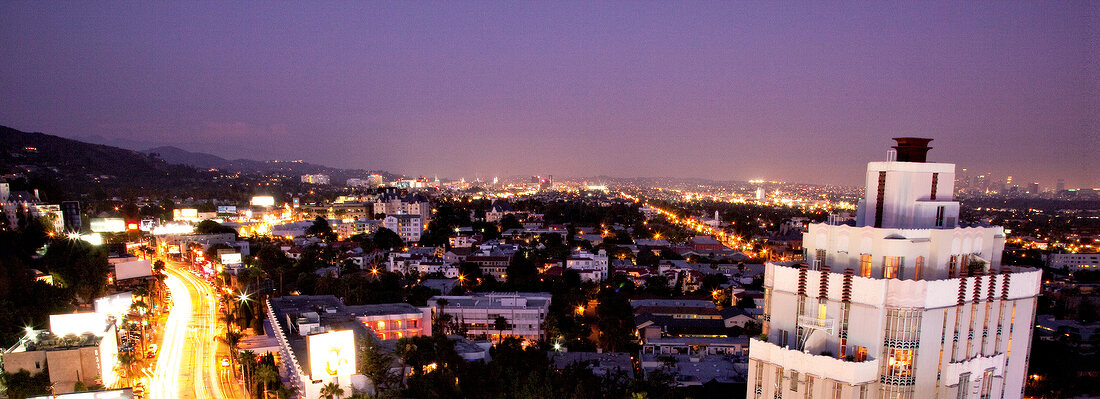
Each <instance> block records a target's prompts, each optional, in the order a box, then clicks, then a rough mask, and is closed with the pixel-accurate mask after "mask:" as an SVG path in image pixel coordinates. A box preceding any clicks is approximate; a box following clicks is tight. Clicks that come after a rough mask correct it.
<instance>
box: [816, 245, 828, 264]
mask: <svg viewBox="0 0 1100 399" xmlns="http://www.w3.org/2000/svg"><path fill="white" fill-rule="evenodd" d="M825 259H826V255H825V250H824V249H819V250H817V251H816V253H815V254H814V260H816V261H817V262H816V265H815V266H817V267H821V266H825Z"/></svg>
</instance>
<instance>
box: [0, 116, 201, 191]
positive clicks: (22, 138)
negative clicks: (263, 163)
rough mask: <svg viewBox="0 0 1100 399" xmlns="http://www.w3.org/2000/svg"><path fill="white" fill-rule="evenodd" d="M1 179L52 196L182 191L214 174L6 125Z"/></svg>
mask: <svg viewBox="0 0 1100 399" xmlns="http://www.w3.org/2000/svg"><path fill="white" fill-rule="evenodd" d="M0 175H2V176H4V177H6V178H7V179H15V178H20V177H23V178H26V179H28V180H31V181H36V182H39V184H38V185H40V186H42V185H45V186H56V189H57V190H56V192H69V193H96V194H99V195H118V194H119V193H123V192H126V191H130V190H132V191H135V192H162V193H166V192H185V191H186V190H190V189H194V188H196V187H202V186H203V185H205V184H207V183H208V182H209V181H210V177H211V176H212V174H210V173H207V172H202V171H199V170H196V169H195V168H193V167H189V166H184V165H172V164H169V163H167V162H164V161H163V160H160V159H157V158H156V157H152V156H149V155H146V154H142V153H140V152H137V151H131V150H125V149H121V148H117V147H110V146H105V145H99V144H89V143H85V142H81V141H76V140H70V139H67V138H63V137H58V136H52V135H48V134H43V133H27V132H22V131H19V130H16V129H12V128H10V127H6V126H0ZM50 191H54V190H50ZM50 200H58V199H50Z"/></svg>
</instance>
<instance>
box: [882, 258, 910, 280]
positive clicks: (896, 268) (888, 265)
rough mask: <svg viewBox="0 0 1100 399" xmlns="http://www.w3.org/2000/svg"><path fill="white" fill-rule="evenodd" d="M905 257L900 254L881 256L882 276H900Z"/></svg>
mask: <svg viewBox="0 0 1100 399" xmlns="http://www.w3.org/2000/svg"><path fill="white" fill-rule="evenodd" d="M904 264H905V258H904V257H901V256H883V257H882V278H901V272H903V271H904V270H903V268H904Z"/></svg>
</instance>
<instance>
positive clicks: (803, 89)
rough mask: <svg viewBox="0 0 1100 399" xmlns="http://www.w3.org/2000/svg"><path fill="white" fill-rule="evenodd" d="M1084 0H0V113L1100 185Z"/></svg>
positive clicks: (128, 131) (798, 178) (219, 144)
mask: <svg viewBox="0 0 1100 399" xmlns="http://www.w3.org/2000/svg"><path fill="white" fill-rule="evenodd" d="M1098 7H1100V6H1098V5H1097V3H1095V2H1087V1H1080V2H1058V3H1047V2H1006V3H998V4H997V5H996V6H995V7H991V6H989V5H984V4H967V3H963V4H959V3H955V2H933V3H919V4H870V5H868V4H865V3H827V4H797V5H795V4H771V3H748V4H745V3H704V2H699V3H656V2H653V3H632V4H626V3H580V2H563V3H558V2H555V3H518V4H517V3H383V2H372V3H339V4H332V3H326V4H305V3H272V4H239V3H228V4H222V3H96V4H77V3H30V2H28V3H20V2H5V3H0V43H2V44H3V45H2V46H0V57H2V58H3V59H4V60H5V61H7V62H5V63H4V66H3V67H2V68H3V69H2V71H3V75H4V76H5V77H7V78H6V79H3V80H0V90H2V91H3V92H4V93H6V95H5V96H3V97H2V98H0V124H4V125H8V126H12V127H14V128H16V129H20V130H24V131H39V132H43V133H47V134H53V135H58V136H63V137H70V138H77V139H80V138H87V137H92V136H101V137H102V138H103V139H105V140H121V141H130V142H143V143H150V144H155V145H150V146H149V148H152V147H156V146H158V145H173V146H176V147H180V148H182V149H184V150H188V151H195V152H204V153H209V154H213V155H217V156H221V157H223V158H227V159H236V158H247V159H257V160H264V159H302V160H305V161H307V162H311V163H317V164H322V165H326V166H331V167H339V168H356V169H376V170H377V169H381V170H387V171H390V172H392V173H398V174H406V175H426V176H433V175H437V174H438V175H440V176H443V175H448V176H455V177H457V176H466V177H467V178H469V177H470V176H474V175H479V176H490V178H491V176H494V175H499V176H505V175H509V176H511V175H535V174H537V175H546V174H553V175H556V176H598V175H608V176H621V177H643V176H654V177H657V176H666V177H680V178H683V177H696V178H703V179H711V180H717V181H729V180H737V181H743V180H749V179H756V178H761V179H769V180H783V181H789V182H798V183H806V184H842V185H847V186H860V185H862V177H863V173H864V170H865V165H866V163H867V162H869V161H878V160H884V159H885V156H886V151H887V150H888V149H889V147H890V146H891V145H892V144H893V142H892V140H890V138H891V137H898V136H919V137H929V138H933V139H934V140H935V141H933V142H932V144H931V145H932V147H933V150H932V151H931V153H930V155H929V161H931V162H947V163H954V164H956V165H958V168H960V169H961V168H967V169H969V170H970V171H971V173H975V174H977V173H984V172H993V173H994V175H995V176H996V177H997V178H1000V179H1003V178H1004V177H1005V176H1009V175H1011V176H1013V177H1014V181H1016V182H1019V184H1021V186H1023V185H1026V184H1028V183H1030V182H1032V181H1038V182H1040V185H1041V186H1043V187H1051V186H1053V185H1054V183H1055V180H1056V179H1059V178H1064V179H1065V180H1066V185H1067V186H1068V187H1097V186H1100V180H1098V179H1100V177H1098V176H1100V173H1097V172H1096V169H1095V158H1096V157H1095V154H1096V153H1097V149H1098V148H1097V144H1096V143H1097V142H1098V141H1100V140H1096V138H1095V137H1094V136H1095V131H1096V129H1097V125H1096V120H1097V114H1098V113H1100V111H1098V109H1100V106H1097V103H1096V98H1095V94H1094V93H1096V89H1097V80H1098V76H1100V74H1098V69H1100V61H1098V60H1097V59H1096V54H1097V52H1096V51H1095V50H1096V48H1097V38H1096V37H1095V32H1094V31H1089V28H1088V21H1087V20H1088V18H1090V16H1091V17H1093V18H1094V17H1096V16H1097V15H1098V13H1097V8H1098Z"/></svg>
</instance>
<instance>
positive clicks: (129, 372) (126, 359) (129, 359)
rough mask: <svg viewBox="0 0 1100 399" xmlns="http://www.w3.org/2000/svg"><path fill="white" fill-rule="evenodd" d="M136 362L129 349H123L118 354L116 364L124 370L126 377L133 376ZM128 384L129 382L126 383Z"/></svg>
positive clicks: (135, 357)
mask: <svg viewBox="0 0 1100 399" xmlns="http://www.w3.org/2000/svg"><path fill="white" fill-rule="evenodd" d="M137 363H138V358H137V356H134V353H133V352H131V351H125V352H122V353H120V354H119V355H118V364H119V365H120V366H122V368H123V369H125V370H126V379H127V380H130V379H132V378H134V365H135V364H137ZM127 385H129V384H127Z"/></svg>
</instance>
